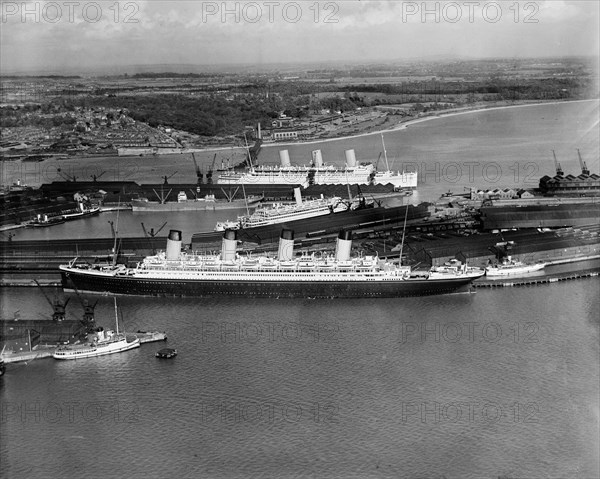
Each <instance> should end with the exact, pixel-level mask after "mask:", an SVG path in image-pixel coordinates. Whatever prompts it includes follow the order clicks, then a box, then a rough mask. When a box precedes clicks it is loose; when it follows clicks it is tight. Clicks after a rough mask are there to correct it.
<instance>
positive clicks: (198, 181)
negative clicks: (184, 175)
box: [192, 153, 204, 185]
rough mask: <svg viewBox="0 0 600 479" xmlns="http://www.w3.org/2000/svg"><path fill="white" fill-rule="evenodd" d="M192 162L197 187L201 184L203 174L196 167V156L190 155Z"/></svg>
mask: <svg viewBox="0 0 600 479" xmlns="http://www.w3.org/2000/svg"><path fill="white" fill-rule="evenodd" d="M192 160H193V161H194V168H195V169H196V181H197V183H198V184H199V185H201V184H202V178H203V176H204V175H203V174H202V172H201V171H200V167H199V166H198V163H197V162H196V156H195V155H194V154H193V153H192Z"/></svg>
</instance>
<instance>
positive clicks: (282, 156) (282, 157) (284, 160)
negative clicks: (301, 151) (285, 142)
mask: <svg viewBox="0 0 600 479" xmlns="http://www.w3.org/2000/svg"><path fill="white" fill-rule="evenodd" d="M279 161H281V166H283V167H284V168H287V167H289V166H291V165H292V164H291V163H290V154H289V153H288V151H287V150H281V151H280V152H279Z"/></svg>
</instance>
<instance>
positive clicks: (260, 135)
mask: <svg viewBox="0 0 600 479" xmlns="http://www.w3.org/2000/svg"><path fill="white" fill-rule="evenodd" d="M256 136H257V137H258V139H259V140H260V139H262V133H261V131H260V123H259V124H258V133H257V134H256Z"/></svg>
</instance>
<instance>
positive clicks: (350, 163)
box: [346, 150, 356, 168]
mask: <svg viewBox="0 0 600 479" xmlns="http://www.w3.org/2000/svg"><path fill="white" fill-rule="evenodd" d="M346 166H347V167H348V168H354V167H355V166H356V155H355V154H354V150H346Z"/></svg>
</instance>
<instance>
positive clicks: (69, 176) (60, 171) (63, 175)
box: [56, 168, 77, 183]
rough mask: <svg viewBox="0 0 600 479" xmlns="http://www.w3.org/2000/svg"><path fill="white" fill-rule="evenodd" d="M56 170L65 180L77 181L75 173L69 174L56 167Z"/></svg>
mask: <svg viewBox="0 0 600 479" xmlns="http://www.w3.org/2000/svg"><path fill="white" fill-rule="evenodd" d="M56 171H57V173H58V174H59V175H60V177H61V178H62V179H63V180H65V181H72V182H73V183H75V182H76V181H77V177H76V176H75V175H73V176H71V175H69V174H68V173H65V172H64V171H63V170H62V169H61V168H57V169H56Z"/></svg>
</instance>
